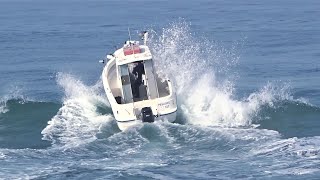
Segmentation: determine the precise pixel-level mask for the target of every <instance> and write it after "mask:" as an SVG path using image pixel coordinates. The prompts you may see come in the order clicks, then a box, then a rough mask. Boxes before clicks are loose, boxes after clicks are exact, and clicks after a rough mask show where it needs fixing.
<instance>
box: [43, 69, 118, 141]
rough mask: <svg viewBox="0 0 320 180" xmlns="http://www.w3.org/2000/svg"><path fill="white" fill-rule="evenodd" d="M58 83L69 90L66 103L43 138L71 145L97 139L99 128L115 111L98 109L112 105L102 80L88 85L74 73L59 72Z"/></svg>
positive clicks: (49, 125)
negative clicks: (105, 111) (98, 108)
mask: <svg viewBox="0 0 320 180" xmlns="http://www.w3.org/2000/svg"><path fill="white" fill-rule="evenodd" d="M57 83H58V84H59V85H60V86H61V87H62V88H63V89H64V92H65V97H64V99H63V106H62V107H61V108H60V109H59V111H58V113H57V115H55V116H54V117H53V118H52V119H51V120H50V121H49V122H48V126H47V127H46V128H45V129H43V130H42V134H43V139H44V140H50V141H52V142H53V144H67V145H68V146H71V147H74V146H78V145H80V144H83V143H88V142H91V141H93V140H95V139H96V136H95V135H96V133H98V132H99V128H100V127H101V126H102V125H103V124H104V123H106V122H109V121H111V120H113V117H112V115H111V114H107V115H101V114H100V113H98V112H97V107H98V106H97V105H99V104H100V105H101V104H104V106H105V108H108V102H107V100H106V97H105V96H104V94H103V93H102V92H101V87H100V86H101V84H102V83H101V81H100V80H99V81H98V82H97V83H96V84H95V85H93V86H86V85H84V84H83V83H82V82H81V81H80V80H79V79H76V78H75V77H73V76H72V75H70V74H64V73H58V75H57Z"/></svg>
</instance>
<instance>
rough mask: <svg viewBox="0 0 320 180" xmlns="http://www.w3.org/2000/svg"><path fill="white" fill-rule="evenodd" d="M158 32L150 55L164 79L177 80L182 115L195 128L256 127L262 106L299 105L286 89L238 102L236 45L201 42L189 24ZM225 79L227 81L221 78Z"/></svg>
mask: <svg viewBox="0 0 320 180" xmlns="http://www.w3.org/2000/svg"><path fill="white" fill-rule="evenodd" d="M151 32H153V34H152V36H151V37H152V38H151V43H150V44H151V47H152V48H151V49H152V51H153V54H154V59H155V66H156V68H157V70H158V72H159V74H160V75H161V76H166V75H167V76H169V77H171V78H173V80H174V83H175V85H176V91H177V94H178V103H179V106H180V109H181V111H182V113H183V115H184V117H185V118H186V119H187V122H188V123H190V124H198V125H204V126H227V127H238V126H248V125H251V124H252V119H253V117H254V116H255V115H256V114H257V113H258V112H259V110H260V107H261V106H263V105H269V106H272V105H273V104H274V103H275V102H277V101H283V100H294V99H293V98H292V97H291V95H290V86H289V85H287V84H283V85H274V84H273V83H270V82H266V85H265V86H264V87H262V88H261V89H260V90H258V91H257V92H253V93H251V94H250V95H249V96H248V97H244V98H241V99H236V98H235V96H234V91H235V89H234V79H235V78H236V76H237V74H236V73H232V72H231V70H232V68H234V67H236V65H237V62H238V60H239V58H240V57H239V55H238V54H237V51H236V49H237V45H239V43H234V46H233V47H231V48H230V49H225V48H221V47H220V46H219V44H217V43H214V42H209V41H207V40H205V39H196V38H194V36H193V35H192V33H191V31H190V28H189V25H188V24H187V23H186V22H183V21H182V22H178V23H174V24H173V25H171V26H170V27H169V28H164V29H163V31H162V32H161V33H159V34H160V35H158V33H156V32H154V31H151ZM221 77H223V78H221Z"/></svg>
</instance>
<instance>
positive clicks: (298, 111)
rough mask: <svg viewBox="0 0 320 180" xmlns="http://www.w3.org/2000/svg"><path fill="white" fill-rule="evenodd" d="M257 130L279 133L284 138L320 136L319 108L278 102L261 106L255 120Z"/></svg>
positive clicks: (306, 104) (302, 103)
mask: <svg viewBox="0 0 320 180" xmlns="http://www.w3.org/2000/svg"><path fill="white" fill-rule="evenodd" d="M255 121H256V123H259V124H260V127H259V128H263V129H272V130H276V131H278V132H280V133H281V134H282V135H283V137H284V138H290V137H312V136H319V135H320V133H319V132H320V125H319V121H320V108H319V107H317V106H313V105H311V104H308V103H305V102H300V101H289V100H285V101H280V102H277V103H276V104H275V105H274V107H270V106H263V107H262V108H261V111H260V112H259V113H258V115H257V116H256V118H255Z"/></svg>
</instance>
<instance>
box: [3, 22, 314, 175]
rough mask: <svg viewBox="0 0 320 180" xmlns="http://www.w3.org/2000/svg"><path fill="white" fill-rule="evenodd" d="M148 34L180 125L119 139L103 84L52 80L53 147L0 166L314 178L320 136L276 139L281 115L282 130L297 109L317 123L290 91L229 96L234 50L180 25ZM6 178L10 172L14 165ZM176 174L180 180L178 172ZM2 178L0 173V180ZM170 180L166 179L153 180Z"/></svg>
mask: <svg viewBox="0 0 320 180" xmlns="http://www.w3.org/2000/svg"><path fill="white" fill-rule="evenodd" d="M149 32H151V33H152V34H151V35H152V38H151V44H150V47H151V49H152V51H153V54H154V58H155V67H157V70H158V71H159V74H160V75H162V76H164V75H168V76H170V77H171V79H172V80H173V83H174V85H175V86H176V89H177V92H176V93H177V96H178V105H179V109H178V112H179V114H178V117H177V120H178V122H181V123H167V122H155V123H152V124H143V125H142V124H140V125H137V126H135V127H132V128H130V129H128V130H126V131H123V132H121V131H120V130H119V129H118V127H117V125H116V123H115V120H114V118H113V115H112V111H111V108H110V107H109V103H108V102H107V98H106V97H105V94H104V91H103V87H102V82H101V80H99V81H97V83H95V84H94V85H92V86H88V85H85V84H84V83H83V82H82V81H81V80H80V79H79V78H77V77H75V76H72V75H70V74H66V73H58V75H57V84H58V85H59V86H60V87H61V88H62V89H63V91H64V94H65V95H64V98H63V104H62V107H61V108H60V109H59V110H58V112H57V113H56V115H55V116H53V117H52V118H51V120H50V121H48V125H47V126H46V127H45V128H44V129H43V130H42V135H43V137H42V139H43V140H47V141H50V142H51V143H52V146H51V147H50V148H47V149H40V150H38V149H22V150H8V149H0V159H3V160H4V161H6V160H9V159H10V161H17V162H19V161H21V159H24V160H25V161H27V162H29V159H32V163H31V161H30V163H26V165H25V167H26V169H23V173H25V174H29V175H30V177H44V176H42V175H43V174H53V175H52V177H57V178H59V177H60V178H63V177H65V176H64V175H65V174H66V173H67V174H81V173H83V172H81V171H83V170H86V171H88V172H93V171H98V172H99V173H98V174H100V173H102V174H104V173H105V172H107V175H104V177H107V178H109V179H110V178H111V179H112V178H114V177H119V176H123V175H124V176H128V177H129V176H135V175H137V176H138V177H141V174H142V175H143V177H150V178H159V173H157V172H155V173H152V172H150V171H146V170H145V169H158V170H162V171H164V172H166V171H167V169H183V168H187V169H188V170H189V172H188V173H189V174H188V173H187V174H186V175H185V176H188V175H191V174H192V175H194V177H195V178H196V177H202V178H210V177H212V175H214V174H219V175H220V177H222V178H223V177H224V178H226V179H230V178H232V177H234V176H232V177H231V176H230V166H231V167H232V168H235V169H237V168H241V167H243V165H244V164H245V165H248V163H249V164H250V166H252V167H259V168H247V169H243V168H241V169H239V170H238V171H236V172H238V173H240V174H238V175H239V177H247V176H246V175H248V174H250V175H252V177H264V176H270V177H272V176H275V177H277V176H279V175H301V174H312V173H319V169H318V167H317V166H318V164H319V163H320V154H319V152H320V149H319V148H318V147H319V146H320V141H319V136H318V135H317V133H315V132H314V133H313V134H307V135H306V136H298V135H297V134H299V132H295V131H294V130H292V132H293V133H292V134H290V135H286V136H284V135H283V134H284V132H285V131H287V129H283V130H281V129H282V128H283V127H282V126H281V124H284V123H285V124H290V123H292V122H290V119H292V118H294V117H295V116H297V115H296V114H293V115H292V116H291V114H290V113H288V114H286V118H287V119H288V121H284V120H281V119H280V120H279V119H278V118H279V117H280V118H282V117H283V116H282V115H283V112H294V111H297V110H298V109H300V110H301V109H302V113H304V114H312V115H313V116H314V117H316V116H319V115H320V108H319V107H314V106H312V105H310V104H308V103H307V102H305V101H302V100H300V99H294V98H293V97H292V95H291V94H290V86H288V85H287V84H284V85H275V84H273V83H267V82H266V85H265V86H264V87H262V88H261V89H260V90H257V91H256V92H252V93H251V94H249V96H246V97H236V95H235V91H236V89H235V88H234V83H233V82H235V80H234V78H236V76H237V75H236V74H232V73H231V71H232V68H233V67H236V63H237V61H238V59H239V57H238V56H237V55H236V53H235V51H234V50H231V52H229V51H228V50H225V49H223V48H219V45H210V46H209V45H208V43H206V42H205V41H204V42H203V41H201V42H200V41H198V40H196V39H195V38H193V35H192V34H191V33H190V30H189V26H188V25H187V24H186V23H182V24H181V23H176V24H173V25H171V26H170V27H169V28H165V29H163V32H161V33H159V34H160V35H158V34H157V33H155V32H154V31H149ZM234 49H236V48H234ZM221 77H223V78H221ZM8 102H9V101H7V100H5V101H3V103H2V104H1V108H2V110H1V111H2V113H1V114H0V118H1V116H3V115H6V114H7V113H10V111H11V110H12V111H13V110H14V108H15V103H14V105H12V106H11V105H9V106H8ZM9 104H10V103H9ZM276 122H282V123H280V125H277V124H276ZM274 124H276V127H274ZM311 124H313V123H311ZM292 129H294V128H292ZM61 150H62V151H63V153H61ZM150 152H157V153H150ZM26 154H27V155H26ZM29 157H30V158H29ZM35 157H36V158H35ZM39 157H41V158H52V159H51V161H50V164H48V165H45V166H44V165H43V164H41V163H38V164H36V166H37V168H38V169H39V171H37V172H38V173H36V171H35V174H34V173H33V172H29V171H28V167H30V168H31V167H35V164H34V159H37V158H39ZM66 157H68V158H66ZM88 157H89V158H88ZM79 159H80V160H79ZM274 161H276V162H274ZM57 162H58V163H57ZM191 162H192V163H191ZM106 164H107V165H108V166H106ZM197 164H198V165H199V164H206V166H207V167H206V168H207V170H208V169H212V172H211V171H210V172H209V171H208V172H207V174H199V172H198V170H199V167H196V165H197ZM53 166H54V167H55V169H53V170H52V167H53ZM65 166H68V167H69V168H68V169H66V168H65ZM154 167H157V168H154ZM217 167H218V168H217ZM7 172H9V173H10V172H15V166H14V167H12V170H11V169H10V167H9V168H8V170H7ZM41 172H42V173H41ZM119 172H121V175H119ZM117 173H118V174H117ZM210 173H212V174H211V175H210ZM7 174H8V173H7ZM12 174H13V173H12ZM162 174H163V173H162ZM181 174H182V175H181V177H182V178H183V177H184V173H181ZM1 175H4V174H1V172H0V176H1ZM20 175H21V174H20ZM13 177H16V176H13ZM169 177H170V175H168V176H166V175H163V176H161V177H160V179H161V178H162V179H166V178H169Z"/></svg>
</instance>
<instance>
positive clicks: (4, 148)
mask: <svg viewBox="0 0 320 180" xmlns="http://www.w3.org/2000/svg"><path fill="white" fill-rule="evenodd" d="M0 9H1V10H0V77H1V78H0V84H1V86H0V179H19V178H20V179H67V178H68V179H99V178H100V179H319V178H320V83H319V82H320V46H319V42H320V33H319V32H320V20H319V18H318V17H320V11H319V9H320V1H316V0H306V1H298V0H282V1H276V0H270V1H256V0H245V1H239V2H238V1H225V0H224V1H223V0H216V1H209V0H200V1H182V0H174V1H164V0H159V1H146V0H123V1H116V0H111V1H101V0H93V1H85V0H81V1H75V0H70V1H62V0H58V1H48V0H45V1H40V0H35V1H31V0H13V1H9V0H0ZM128 28H130V31H131V34H132V36H133V38H138V36H137V34H138V32H140V31H142V30H149V32H150V35H151V38H150V47H151V49H152V52H153V54H154V60H155V65H156V68H157V71H158V73H159V74H166V75H168V76H169V77H171V79H172V80H173V82H174V84H175V88H176V91H177V94H178V102H179V108H178V118H177V123H166V122H157V123H154V124H145V125H139V126H137V127H133V128H132V129H129V130H128V131H126V132H120V130H119V129H118V127H117V124H116V122H115V120H114V117H113V115H112V111H111V108H110V107H109V103H108V101H107V99H106V96H105V94H104V90H103V87H102V82H101V80H100V75H101V72H102V68H103V66H102V65H101V64H99V63H98V60H99V59H101V58H103V57H104V56H105V54H107V53H111V52H113V51H114V50H115V48H116V47H118V48H119V47H121V45H122V43H123V42H124V41H125V40H127V39H128V32H127V31H128Z"/></svg>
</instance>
